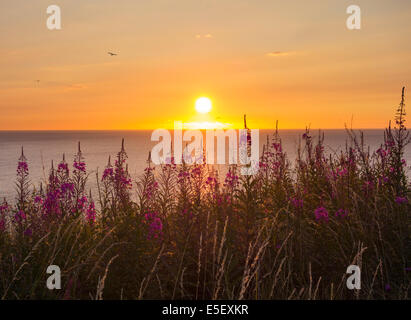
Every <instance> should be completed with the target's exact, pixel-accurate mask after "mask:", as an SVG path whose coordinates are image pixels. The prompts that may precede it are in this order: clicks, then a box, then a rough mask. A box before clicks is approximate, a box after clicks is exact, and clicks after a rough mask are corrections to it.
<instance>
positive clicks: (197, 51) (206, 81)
mask: <svg viewBox="0 0 411 320" xmlns="http://www.w3.org/2000/svg"><path fill="white" fill-rule="evenodd" d="M50 4H57V5H60V6H61V9H62V30H59V31H50V30H48V29H47V28H46V19H47V14H46V8H47V7H48V6H49V5H50ZM350 4H352V1H345V0H329V1H320V0H312V1H296V0H289V1H275V0H270V1H266V0H264V1H263V0H255V1H254V0H253V1H244V0H179V1H171V0H161V1H159V0H152V1H133V0H122V1H115V0H100V1H92V0H84V1H68V0H66V1H53V2H52V3H51V2H50V1H45V0H38V1H30V2H29V1H26V0H13V1H2V2H1V3H0V39H1V46H0V55H1V59H0V110H1V117H0V130H48V129H50V130H55V129H61V130H64V129H76V130H77V129H78V130H89V129H154V128H160V127H166V128H170V127H172V125H173V122H174V121H175V120H181V121H192V120H193V119H197V118H198V117H197V116H196V112H195V109H194V102H195V100H196V98H198V97H200V96H207V97H209V98H210V99H211V100H212V101H213V110H212V112H211V113H210V115H209V117H208V118H209V119H213V120H215V121H219V122H224V123H232V124H233V125H234V126H241V125H242V115H243V114H244V113H246V114H247V118H248V124H249V126H250V127H253V128H260V129H265V128H270V127H273V126H274V124H275V121H276V120H279V123H280V128H304V127H305V126H306V125H311V127H312V128H323V129H326V128H343V127H344V124H345V123H347V124H350V123H351V119H352V118H353V127H355V128H381V127H384V126H386V124H387V122H388V120H390V119H392V117H393V114H394V111H395V107H396V105H398V102H399V100H400V93H401V87H402V86H407V84H408V83H410V80H411V63H410V62H411V43H410V42H409V39H410V38H411V37H410V33H411V3H410V1H407V0H397V1H395V2H394V3H392V2H389V1H383V0H358V1H356V4H357V5H359V6H360V7H361V9H362V29H361V30H356V31H349V30H348V29H347V28H346V26H345V21H346V18H347V17H348V15H347V14H346V13H345V10H346V8H347V7H348V5H350ZM107 51H113V52H117V53H118V54H119V55H118V56H115V57H111V56H109V55H108V54H107ZM274 52H278V53H280V54H270V53H274ZM37 79H39V80H40V82H39V83H37V82H36V81H35V80H37Z"/></svg>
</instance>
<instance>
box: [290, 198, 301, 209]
mask: <svg viewBox="0 0 411 320" xmlns="http://www.w3.org/2000/svg"><path fill="white" fill-rule="evenodd" d="M290 200H291V203H292V204H293V206H294V207H295V208H302V207H303V200H302V199H298V198H291V199H290Z"/></svg>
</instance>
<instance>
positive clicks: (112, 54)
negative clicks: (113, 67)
mask: <svg viewBox="0 0 411 320" xmlns="http://www.w3.org/2000/svg"><path fill="white" fill-rule="evenodd" d="M107 53H108V54H109V55H110V56H116V55H117V53H113V52H110V51H109V52H107Z"/></svg>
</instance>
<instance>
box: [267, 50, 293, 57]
mask: <svg viewBox="0 0 411 320" xmlns="http://www.w3.org/2000/svg"><path fill="white" fill-rule="evenodd" d="M294 54H296V52H294V51H273V52H269V53H267V54H266V56H267V57H284V56H290V55H294Z"/></svg>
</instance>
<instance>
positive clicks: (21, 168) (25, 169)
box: [17, 161, 29, 175]
mask: <svg viewBox="0 0 411 320" xmlns="http://www.w3.org/2000/svg"><path fill="white" fill-rule="evenodd" d="M28 173H29V166H28V164H27V162H26V161H19V162H18V164H17V174H19V175H22V174H28Z"/></svg>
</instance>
